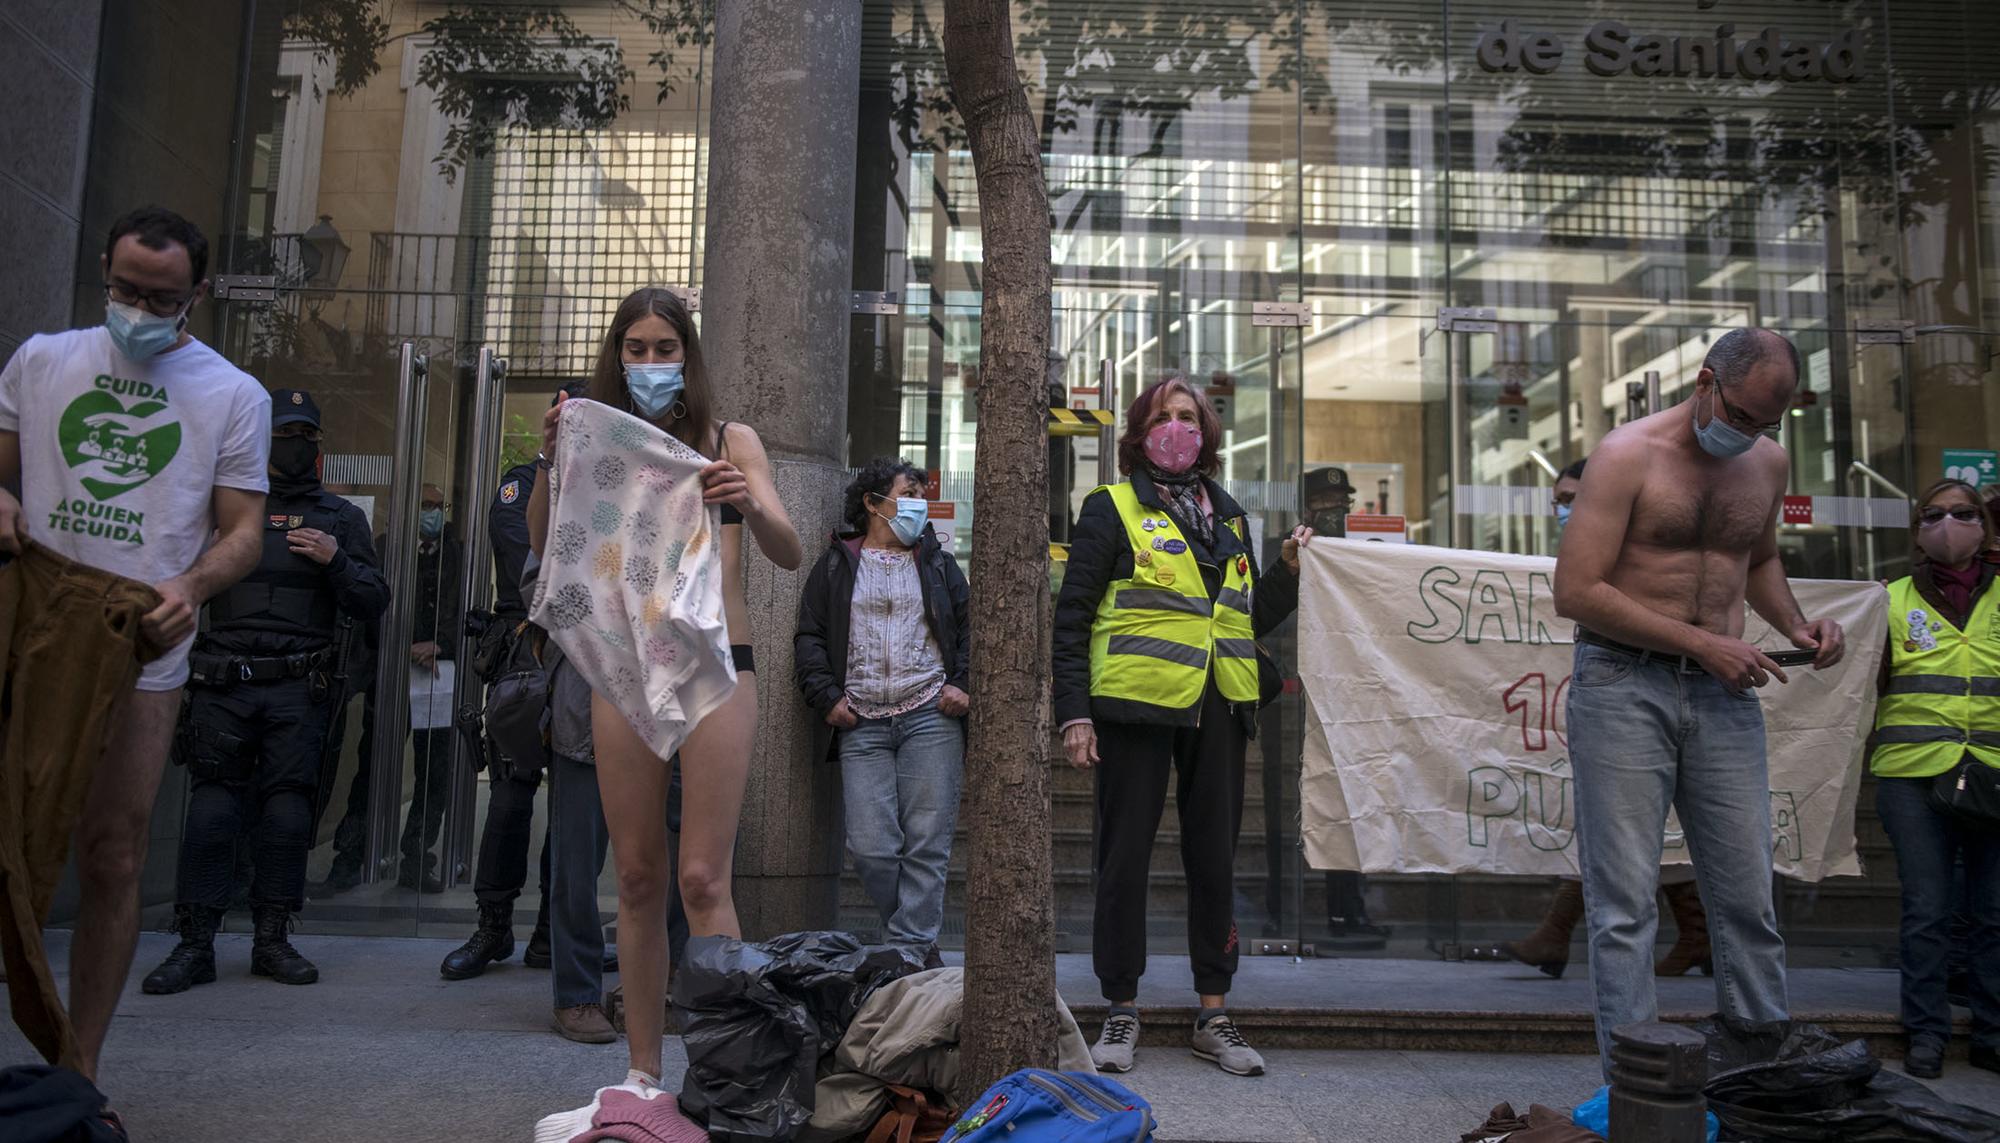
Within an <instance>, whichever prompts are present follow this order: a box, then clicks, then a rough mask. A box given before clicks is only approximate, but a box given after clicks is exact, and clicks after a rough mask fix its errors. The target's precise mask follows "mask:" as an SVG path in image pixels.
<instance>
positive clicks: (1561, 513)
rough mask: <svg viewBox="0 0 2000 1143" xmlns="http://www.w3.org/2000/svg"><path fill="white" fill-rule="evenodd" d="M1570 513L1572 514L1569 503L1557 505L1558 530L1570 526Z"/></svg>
mask: <svg viewBox="0 0 2000 1143" xmlns="http://www.w3.org/2000/svg"><path fill="white" fill-rule="evenodd" d="M1569 514H1570V506H1569V505H1567V504H1558V505H1556V531H1558V532H1560V531H1562V530H1563V529H1564V528H1567V527H1569Z"/></svg>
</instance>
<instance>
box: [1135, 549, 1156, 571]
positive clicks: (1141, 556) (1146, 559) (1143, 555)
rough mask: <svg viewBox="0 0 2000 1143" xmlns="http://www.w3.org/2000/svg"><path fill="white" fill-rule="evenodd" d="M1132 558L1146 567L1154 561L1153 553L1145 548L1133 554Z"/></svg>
mask: <svg viewBox="0 0 2000 1143" xmlns="http://www.w3.org/2000/svg"><path fill="white" fill-rule="evenodd" d="M1132 558H1133V559H1134V560H1135V561H1137V562H1138V564H1139V566H1140V567H1145V566H1146V565H1147V564H1150V563H1152V562H1153V553H1151V552H1149V551H1147V550H1146V549H1144V548H1140V549H1139V552H1138V554H1137V555H1135V556H1133V557H1132Z"/></svg>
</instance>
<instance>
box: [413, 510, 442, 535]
mask: <svg viewBox="0 0 2000 1143" xmlns="http://www.w3.org/2000/svg"><path fill="white" fill-rule="evenodd" d="M417 531H419V532H422V533H423V534H424V539H426V540H435V539H437V538H438V537H439V536H442V535H444V509H442V508H425V509H423V510H422V511H420V512H418V513H417Z"/></svg>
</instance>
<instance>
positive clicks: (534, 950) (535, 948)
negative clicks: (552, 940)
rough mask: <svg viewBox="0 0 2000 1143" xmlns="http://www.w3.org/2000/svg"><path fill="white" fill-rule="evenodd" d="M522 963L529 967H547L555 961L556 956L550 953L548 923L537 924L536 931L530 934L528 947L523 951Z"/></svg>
mask: <svg viewBox="0 0 2000 1143" xmlns="http://www.w3.org/2000/svg"><path fill="white" fill-rule="evenodd" d="M521 963H522V964H525V965H527V966H528V967H529V968H547V967H549V966H550V965H551V964H554V963H555V957H554V956H552V955H550V953H549V927H548V926H547V925H536V926H535V931H534V932H532V933H530V934H528V947H527V948H526V949H524V950H522V952H521Z"/></svg>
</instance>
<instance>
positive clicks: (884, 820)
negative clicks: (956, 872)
mask: <svg viewBox="0 0 2000 1143" xmlns="http://www.w3.org/2000/svg"><path fill="white" fill-rule="evenodd" d="M837 738H838V742H839V756H840V783H841V789H842V792H843V795H844V801H845V803H846V813H847V851H848V852H849V853H851V854H853V855H854V868H855V871H856V872H858V873H859V874H860V875H861V885H862V887H863V888H865V889H866V890H867V891H868V897H869V899H870V900H872V901H874V902H875V908H876V911H877V912H879V913H880V914H881V915H882V926H883V930H884V932H883V937H884V939H885V940H887V941H889V942H891V943H894V944H908V945H913V946H919V947H924V946H929V945H931V944H933V943H935V942H936V940H937V935H938V929H939V927H940V926H942V925H943V924H944V883H945V869H946V866H947V865H948V864H949V863H950V861H951V835H952V831H953V830H955V829H956V828H958V791H959V784H960V779H961V777H962V773H963V770H964V761H965V724H964V723H962V722H960V721H959V720H958V719H955V718H948V717H946V716H945V715H943V714H940V713H939V712H938V708H937V703H936V702H935V701H933V702H932V703H930V704H929V705H928V706H922V707H918V708H917V709H916V710H913V711H910V712H909V713H907V714H899V715H896V716H895V717H893V718H864V719H862V720H861V723H860V724H859V725H858V726H856V727H854V728H853V729H852V730H842V731H840V732H839V734H838V736H837Z"/></svg>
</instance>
